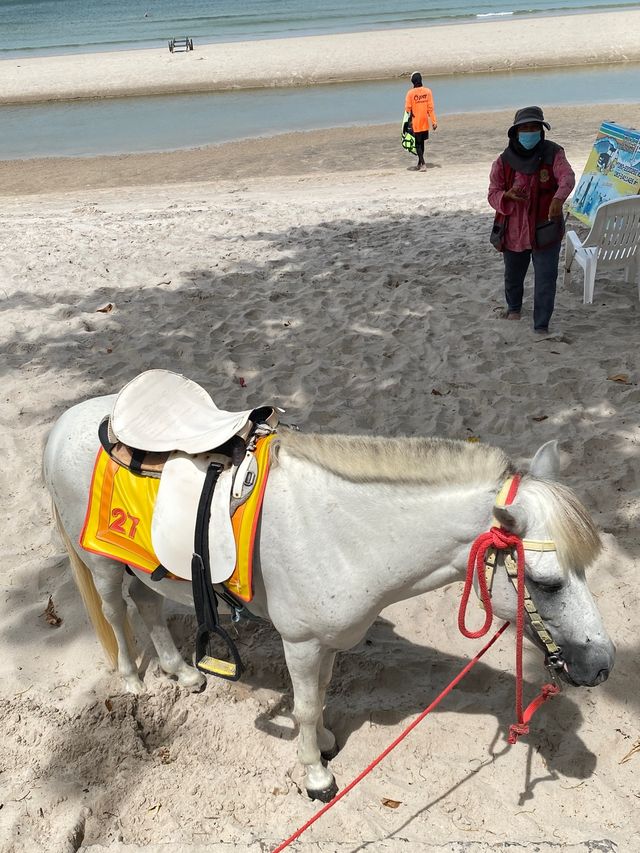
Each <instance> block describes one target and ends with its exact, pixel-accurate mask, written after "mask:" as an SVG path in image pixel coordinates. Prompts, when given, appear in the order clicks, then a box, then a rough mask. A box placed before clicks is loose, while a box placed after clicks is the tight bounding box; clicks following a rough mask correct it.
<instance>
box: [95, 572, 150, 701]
mask: <svg viewBox="0 0 640 853" xmlns="http://www.w3.org/2000/svg"><path fill="white" fill-rule="evenodd" d="M91 574H92V576H93V582H94V584H95V587H96V589H97V591H98V594H99V596H100V598H101V599H102V612H103V613H104V617H105V619H106V620H107V622H108V623H109V624H110V625H111V628H112V629H113V633H114V635H115V638H116V643H117V644H118V663H117V666H118V673H119V674H120V676H121V677H122V680H123V681H124V684H125V688H126V689H127V691H128V692H129V693H141V692H142V691H143V690H144V686H143V684H142V681H140V678H139V676H138V668H137V667H136V664H135V660H134V653H133V650H132V644H133V639H132V636H131V629H130V627H129V624H128V622H127V603H126V601H125V599H124V596H123V594H122V582H123V579H124V566H122V564H121V563H116V562H115V561H113V560H108V559H106V558H105V557H97V556H96V557H93V558H92V559H91Z"/></svg>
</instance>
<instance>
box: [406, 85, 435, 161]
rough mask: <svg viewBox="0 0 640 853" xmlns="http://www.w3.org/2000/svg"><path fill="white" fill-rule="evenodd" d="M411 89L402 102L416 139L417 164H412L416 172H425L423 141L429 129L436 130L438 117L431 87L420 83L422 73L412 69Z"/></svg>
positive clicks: (427, 135) (426, 137)
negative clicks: (428, 87)
mask: <svg viewBox="0 0 640 853" xmlns="http://www.w3.org/2000/svg"><path fill="white" fill-rule="evenodd" d="M411 82H412V83H413V89H410V90H409V91H408V92H407V97H406V98H405V102H404V109H405V112H407V113H409V116H410V119H409V121H410V122H411V127H412V132H413V135H414V137H415V140H416V154H417V155H418V165H417V166H414V167H413V168H414V169H415V171H416V172H426V171H427V164H426V163H425V162H424V143H425V142H426V140H427V139H428V138H429V129H430V128H432V129H433V130H436V129H437V127H438V119H437V118H436V111H435V109H434V106H433V95H432V93H431V89H427V87H426V86H423V85H422V74H421V73H420V72H419V71H414V72H413V74H412V75H411Z"/></svg>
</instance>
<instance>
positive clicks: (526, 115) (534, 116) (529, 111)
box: [509, 107, 551, 136]
mask: <svg viewBox="0 0 640 853" xmlns="http://www.w3.org/2000/svg"><path fill="white" fill-rule="evenodd" d="M532 121H537V122H539V123H540V124H542V125H544V126H545V127H546V128H547V130H551V125H550V124H549V122H548V121H545V120H544V114H543V112H542V108H541V107H523V108H522V109H521V110H518V111H517V112H516V114H515V116H514V117H513V124H512V125H511V127H510V128H509V136H511V134H512V133H513V132H515V129H516V128H517V127H519V125H521V124H529V123H530V122H532Z"/></svg>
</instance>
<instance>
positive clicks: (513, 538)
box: [458, 477, 559, 743]
mask: <svg viewBox="0 0 640 853" xmlns="http://www.w3.org/2000/svg"><path fill="white" fill-rule="evenodd" d="M519 483H520V478H519V477H514V479H513V482H512V484H511V488H510V490H509V494H508V495H507V498H506V500H505V505H508V504H510V503H511V502H512V501H513V499H514V497H515V494H516V491H517V489H518V485H519ZM489 548H496V549H497V550H498V551H509V550H511V549H515V551H516V555H517V565H518V604H517V611H516V719H517V722H516V723H513V724H512V725H511V726H510V727H509V743H516V741H517V740H518V738H519V737H520V735H526V734H528V733H529V721H530V720H531V717H532V716H533V715H534V713H535V712H536V711H537V710H538V708H539V707H540V705H542V704H543V703H544V702H546V700H547V699H548V698H549V697H550V696H553V695H555V694H556V693H558V692H559V689H558V687H556V685H555V684H544V685H543V686H542V690H541V692H540V693H539V694H538V696H536V698H535V699H534V700H533V701H532V702H531V703H530V704H529V705H528V706H527V708H526V709H525V710H524V712H523V710H522V638H523V635H524V563H525V560H524V547H523V545H522V539H521V538H520V537H519V536H517V535H516V534H515V533H510V532H509V531H508V530H504V529H503V528H502V527H492V528H491V529H490V530H489V531H488V532H487V533H481V534H480V536H478V538H477V539H476V540H475V541H474V543H473V545H472V546H471V551H470V552H469V560H468V562H467V576H466V579H465V583H464V589H463V591H462V598H461V599H460V609H459V610H458V628H459V629H460V633H461V634H462V635H463V636H465V637H469V638H470V639H473V640H475V639H478V637H484V635H485V634H486V633H487V631H488V630H489V628H490V627H491V623H492V622H493V607H492V605H491V595H490V594H489V590H488V589H487V578H486V575H485V571H484V564H485V554H486V552H487V550H488V549H489ZM474 575H475V576H476V577H477V579H478V588H479V590H480V600H481V601H482V604H483V607H484V612H485V618H484V624H483V625H482V627H481V628H479V629H478V630H477V631H470V630H469V629H468V628H467V605H468V603H469V596H470V595H471V588H472V586H473V578H474ZM507 624H508V623H507Z"/></svg>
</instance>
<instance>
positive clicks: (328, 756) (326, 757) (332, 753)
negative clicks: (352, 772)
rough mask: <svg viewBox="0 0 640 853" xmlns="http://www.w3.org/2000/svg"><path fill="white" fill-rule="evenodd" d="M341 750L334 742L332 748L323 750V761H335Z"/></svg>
mask: <svg viewBox="0 0 640 853" xmlns="http://www.w3.org/2000/svg"><path fill="white" fill-rule="evenodd" d="M339 752H340V747H339V746H338V744H337V743H334V745H333V748H332V749H327V750H326V751H325V752H321V753H320V755H321V756H322V760H323V761H333V759H334V758H335V757H336V755H337V754H338V753H339Z"/></svg>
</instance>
